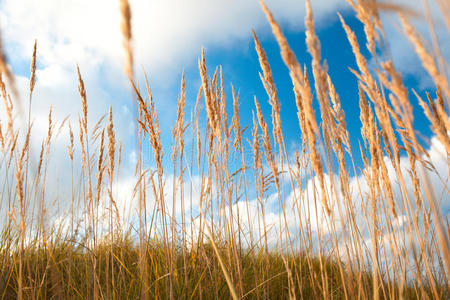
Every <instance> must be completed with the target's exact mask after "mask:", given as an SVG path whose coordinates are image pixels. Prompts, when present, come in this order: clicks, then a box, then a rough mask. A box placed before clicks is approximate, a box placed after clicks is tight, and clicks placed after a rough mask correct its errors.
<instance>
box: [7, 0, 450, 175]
mask: <svg viewBox="0 0 450 300" xmlns="http://www.w3.org/2000/svg"><path fill="white" fill-rule="evenodd" d="M266 2H267V6H268V7H269V9H271V10H272V12H273V14H274V17H275V18H276V19H277V20H278V21H279V23H280V24H281V26H282V28H283V31H284V33H285V35H286V37H287V39H288V41H289V43H290V45H291V47H292V49H293V50H294V52H295V54H296V56H297V58H298V60H299V62H300V63H301V64H306V66H307V68H308V71H309V74H310V78H312V75H311V70H310V55H309V54H308V53H307V52H306V46H305V34H304V11H305V8H304V3H302V1H295V0H279V1H276V0H272V1H270V0H267V1H266ZM312 2H313V11H314V15H315V25H316V31H317V34H318V36H319V39H320V42H321V49H322V58H323V59H326V60H327V63H328V66H329V74H330V76H331V78H332V80H333V83H334V85H335V87H336V90H337V92H338V94H339V96H340V99H341V104H342V108H343V110H344V112H345V115H346V121H347V126H348V130H349V133H350V141H351V144H352V148H353V150H354V151H353V155H354V159H355V163H356V167H357V168H362V162H361V159H360V154H359V145H358V143H359V141H360V140H361V137H360V125H361V124H360V120H359V104H358V103H359V100H358V95H357V80H356V78H355V76H354V75H353V74H352V73H351V72H350V70H349V68H353V69H357V67H356V64H355V60H354V56H353V53H352V51H351V48H350V46H349V43H348V41H347V37H346V35H345V32H344V30H343V28H342V26H341V24H340V22H339V19H338V17H337V14H336V12H338V11H339V12H340V13H341V14H342V15H343V17H344V19H345V20H346V22H347V24H348V25H349V26H350V27H351V28H352V30H353V31H355V33H356V36H357V38H358V41H359V43H360V46H361V49H363V53H364V54H365V55H367V54H368V53H367V51H366V49H365V47H364V45H365V39H364V35H363V29H362V25H361V24H360V22H359V21H358V20H357V19H356V18H355V15H354V13H353V12H352V10H351V9H350V7H349V5H348V4H347V3H346V2H345V1H344V0H318V1H315V0H314V1H312ZM394 2H396V3H399V4H401V5H406V6H407V7H409V8H411V9H413V10H416V11H418V12H420V11H422V8H421V7H422V1H420V0H413V1H406V0H396V1H394ZM130 4H131V9H132V17H133V19H132V20H133V23H132V29H133V36H134V42H133V46H134V50H135V73H136V74H137V79H138V80H139V81H140V84H141V85H142V86H143V84H144V81H143V76H142V75H143V70H145V72H147V74H148V76H149V80H150V86H151V89H152V92H153V96H154V101H155V105H156V108H157V110H158V113H159V120H160V126H161V129H162V134H163V135H162V140H163V144H164V159H165V163H166V164H169V163H170V146H171V136H172V132H171V131H172V127H173V125H174V123H173V121H174V119H175V116H176V103H177V96H178V94H179V90H180V87H179V86H180V80H181V73H182V70H183V69H185V72H186V80H187V81H186V86H187V97H188V100H187V101H188V102H187V110H186V112H187V114H186V118H190V111H191V109H192V106H193V105H194V102H195V98H196V95H197V91H198V88H199V86H200V78H199V71H198V65H197V60H198V57H199V56H200V54H201V49H202V46H204V47H205V53H206V63H207V68H208V73H209V74H210V75H212V74H213V72H214V69H215V68H216V66H219V65H221V66H222V68H223V74H224V81H225V86H226V91H227V99H228V108H229V110H228V111H229V114H228V115H229V118H230V120H231V116H232V96H231V88H230V85H231V84H233V86H234V88H235V89H236V90H239V91H240V111H241V115H240V119H241V126H242V127H245V126H249V129H248V133H250V130H251V127H252V119H251V117H252V111H253V110H254V102H253V96H255V95H256V96H257V98H258V100H259V102H260V104H261V108H262V110H263V113H264V115H265V118H266V122H267V123H268V124H269V126H270V124H271V121H270V119H269V118H270V114H271V109H270V106H269V104H268V102H267V99H268V98H267V96H266V94H265V91H264V88H263V86H262V83H261V82H260V79H259V76H258V72H260V67H259V63H258V58H257V55H256V51H255V50H254V43H253V39H252V35H251V30H252V29H254V30H255V31H256V34H257V35H258V37H259V39H260V41H261V43H262V46H263V48H264V50H265V51H266V54H267V57H268V60H269V63H270V65H271V68H272V71H273V75H274V79H275V83H276V87H277V90H278V93H279V99H280V101H281V120H282V128H283V133H284V137H285V141H286V145H287V147H288V151H290V152H291V153H293V151H294V150H296V149H297V150H300V149H299V148H298V146H299V142H300V131H299V126H298V120H297V116H296V112H297V108H296V106H295V102H294V95H293V92H292V84H291V80H290V78H289V74H288V70H287V68H286V67H285V66H284V64H283V62H282V60H281V57H280V53H279V48H278V45H277V43H276V42H275V39H274V38H273V36H272V33H271V30H270V27H269V26H268V23H267V21H266V19H265V16H264V15H263V13H262V10H261V8H260V7H259V4H258V1H256V0H248V1H239V0H233V1H219V0H214V1H206V0H192V1H181V0H173V1H143V0H132V1H130ZM431 5H432V6H431V11H432V15H433V17H435V20H436V23H435V25H436V31H437V33H438V37H439V38H440V46H441V51H442V53H444V56H445V58H446V59H447V61H448V58H449V53H450V50H449V48H450V40H449V39H448V33H447V29H446V27H445V23H444V22H443V21H442V19H441V16H440V14H439V11H438V9H437V7H436V5H435V4H434V2H433V4H431ZM394 17H395V16H394V15H392V14H383V15H382V18H383V21H384V22H385V23H384V24H385V26H386V27H385V29H386V33H387V37H388V42H389V44H390V46H391V51H392V56H393V58H394V63H395V65H396V67H397V70H399V71H400V72H402V74H403V79H404V81H405V84H406V85H407V86H408V87H409V88H414V89H416V91H418V92H419V94H420V95H421V96H425V93H424V92H425V91H426V90H433V86H432V83H431V82H430V79H429V77H428V76H427V74H426V72H425V70H424V69H423V68H422V67H421V64H420V62H419V61H418V60H417V57H416V55H415V53H414V51H413V50H412V47H411V46H410V45H409V43H408V42H407V40H406V39H405V38H404V36H403V34H402V33H401V30H400V27H399V26H398V22H396V21H395V18H394ZM411 21H412V22H413V23H414V24H415V25H417V26H418V29H419V31H420V32H422V33H423V34H424V38H425V39H426V41H428V45H430V42H429V41H430V39H429V33H428V31H427V25H426V22H425V20H424V19H423V18H416V19H413V20H411ZM0 25H1V29H2V38H3V42H4V48H5V51H6V53H7V55H8V58H9V62H10V64H11V68H12V70H13V72H14V73H15V74H16V75H17V85H18V88H19V91H20V92H21V95H22V100H24V99H27V89H28V78H29V64H30V59H31V53H32V45H33V43H34V39H37V41H38V55H37V61H38V70H37V83H36V89H35V95H34V100H33V104H32V105H33V106H32V112H33V114H32V116H33V119H34V129H33V130H34V132H33V140H34V149H36V151H38V150H39V149H40V141H41V140H42V139H43V138H45V136H46V134H47V114H48V109H49V106H50V105H52V107H53V112H54V114H53V116H54V118H55V120H56V121H58V120H59V121H61V120H63V119H64V118H65V117H66V116H68V115H69V116H70V120H71V122H72V124H73V125H75V127H76V124H77V115H78V113H79V112H81V104H80V100H79V95H78V90H77V80H76V72H75V70H76V64H79V66H80V69H81V73H82V75H83V78H84V81H85V84H86V89H87V97H88V107H89V122H90V124H91V125H93V124H95V123H96V121H97V120H98V118H99V117H100V116H101V115H103V114H105V113H106V112H107V110H108V106H110V105H111V106H112V107H113V112H114V115H115V128H116V130H117V136H118V139H120V140H122V141H123V142H124V157H123V159H124V163H123V165H122V166H123V168H124V169H125V171H126V170H127V169H128V170H129V173H132V170H133V169H134V165H133V146H134V143H133V137H134V132H135V127H134V124H135V123H134V121H133V113H132V109H133V108H132V104H131V88H130V84H129V82H128V81H127V79H126V77H125V75H124V73H123V68H122V62H123V49H122V44H121V35H120V27H119V26H120V16H119V9H118V3H116V1H108V0H97V1H92V0H80V1H69V0H64V1H61V0H60V1H51V0H45V1H44V0H43V1H34V0H24V1H20V3H19V1H17V0H4V1H3V2H2V3H1V4H0ZM372 63H373V62H372ZM410 97H411V103H412V104H413V108H414V118H415V128H416V130H417V131H418V133H419V134H420V135H423V137H424V138H427V139H431V138H432V133H431V131H430V129H429V122H428V121H427V120H426V119H425V118H424V116H423V114H422V113H421V109H420V108H419V107H418V105H417V101H416V99H415V98H414V97H413V96H412V93H410ZM315 108H316V112H317V114H319V109H318V105H317V102H315ZM204 118H205V115H203V119H204ZM186 138H187V139H189V138H190V131H189V130H188V131H187V135H186ZM67 144H68V139H67V136H66V137H64V134H62V135H61V136H60V137H59V138H58V139H57V141H55V142H54V145H53V147H54V151H53V154H52V155H53V156H54V160H56V161H58V159H59V158H62V157H65V159H67V157H66V156H67V154H66V146H67ZM425 144H426V141H425V139H424V145H425ZM32 148H33V147H32ZM149 157H152V155H151V154H149ZM249 158H250V157H249ZM151 161H152V160H151ZM151 161H150V163H149V164H150V166H151V165H152V163H151ZM250 161H251V160H249V162H250ZM249 162H248V163H249ZM349 166H350V164H349ZM167 170H171V167H169V168H167ZM349 171H351V169H350V168H349ZM167 175H168V174H167Z"/></svg>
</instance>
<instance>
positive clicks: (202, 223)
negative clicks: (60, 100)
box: [0, 0, 450, 299]
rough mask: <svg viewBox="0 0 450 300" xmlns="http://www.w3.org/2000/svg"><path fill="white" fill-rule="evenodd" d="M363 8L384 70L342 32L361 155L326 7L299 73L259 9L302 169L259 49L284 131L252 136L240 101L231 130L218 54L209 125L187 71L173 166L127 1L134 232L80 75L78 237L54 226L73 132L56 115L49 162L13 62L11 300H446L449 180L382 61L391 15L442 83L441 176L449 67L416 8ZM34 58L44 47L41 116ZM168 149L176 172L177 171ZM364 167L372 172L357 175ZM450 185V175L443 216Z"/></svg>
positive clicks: (6, 272)
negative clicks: (332, 55) (54, 167)
mask: <svg viewBox="0 0 450 300" xmlns="http://www.w3.org/2000/svg"><path fill="white" fill-rule="evenodd" d="M348 2H349V3H350V5H351V6H352V7H353V9H354V10H355V12H356V16H357V18H358V19H359V20H360V21H361V22H362V24H363V25H364V32H365V36H366V39H367V45H366V47H367V49H368V51H369V53H370V54H371V56H372V58H373V60H374V61H375V62H376V65H375V66H374V67H373V68H369V65H368V61H367V58H366V57H364V56H363V55H362V54H361V51H362V50H361V46H360V45H359V43H358V41H357V39H356V35H355V33H354V32H353V31H352V28H350V27H349V26H348V25H347V23H346V21H345V18H343V17H342V16H341V15H339V17H340V21H341V23H342V27H343V30H345V32H346V34H347V37H348V42H349V44H350V46H351V48H352V50H353V53H354V56H355V60H356V64H357V67H358V69H357V70H352V72H353V73H354V74H355V80H356V81H357V82H358V87H359V106H360V110H361V113H360V120H361V124H362V127H361V135H362V140H361V141H360V149H353V148H352V147H351V144H350V136H349V133H348V131H347V125H346V118H345V113H344V111H343V110H342V107H341V102H340V98H339V95H338V91H337V90H336V89H335V87H334V84H333V78H332V77H331V76H330V75H329V74H328V71H327V65H326V63H325V61H324V59H323V57H322V56H321V49H320V41H319V39H318V37H317V35H316V32H315V27H314V17H313V11H312V8H311V4H310V1H309V0H307V1H306V17H305V27H306V41H305V43H306V46H307V49H308V52H309V53H310V55H311V57H312V65H311V67H307V66H302V63H301V62H299V61H298V60H297V58H296V56H295V53H294V52H293V51H292V49H291V48H290V46H289V44H288V42H287V40H286V38H285V36H284V35H283V31H282V29H281V27H280V26H279V24H278V23H277V21H276V20H275V18H274V16H273V15H272V14H271V12H270V11H269V9H268V8H267V7H266V6H265V4H264V2H263V1H262V0H261V1H260V3H261V6H262V10H263V11H264V13H265V15H266V16H267V20H268V22H269V24H270V26H271V28H272V30H273V34H274V36H275V38H276V40H277V42H278V44H279V46H280V53H281V57H282V59H283V61H284V63H285V65H286V67H287V68H288V71H289V75H290V79H291V81H292V87H293V92H294V95H295V103H296V107H297V116H298V122H299V129H300V130H299V135H298V136H299V141H300V143H299V144H300V145H301V148H300V149H298V151H297V152H295V153H294V154H293V153H289V152H288V150H287V148H286V144H285V140H284V134H283V130H282V121H283V120H282V119H281V116H280V106H281V103H280V100H279V99H278V93H277V87H276V85H275V81H274V79H273V75H272V71H271V66H270V64H269V61H268V58H267V56H266V53H265V51H264V49H263V47H262V45H261V43H260V42H259V40H258V37H257V35H256V33H255V32H253V38H254V43H255V50H256V53H257V55H258V58H259V63H260V67H261V73H260V79H261V82H262V85H263V87H264V88H265V91H266V92H267V97H268V102H269V105H270V107H271V109H272V114H271V117H270V118H269V117H268V116H264V114H263V112H262V110H261V107H260V103H261V102H260V101H261V100H260V99H257V98H256V97H255V98H254V103H255V110H254V112H253V124H252V128H251V129H248V128H247V124H241V121H240V114H241V112H240V111H239V93H236V92H235V90H234V89H232V94H231V98H232V100H233V103H232V104H233V112H234V115H233V116H232V117H229V116H228V115H227V111H229V110H227V105H228V104H229V103H230V100H229V98H230V96H229V95H226V93H225V88H224V85H225V84H226V83H224V80H223V74H222V69H221V68H217V69H216V70H215V72H213V73H211V72H210V70H207V67H206V58H205V53H204V51H202V53H201V57H200V59H199V62H198V66H199V73H200V77H201V86H200V87H199V92H198V96H197V99H196V103H195V106H194V109H193V111H192V112H191V113H190V118H189V114H188V112H187V111H186V107H187V105H186V102H187V101H188V99H187V97H186V82H185V75H184V72H183V75H182V78H181V87H180V92H179V98H178V108H177V111H176V116H177V117H176V120H175V122H174V125H173V130H172V147H171V149H163V145H162V141H161V135H162V133H161V128H160V125H159V119H158V112H157V108H156V105H155V102H154V100H153V97H152V93H151V89H150V83H149V82H148V80H147V77H145V82H144V85H142V84H140V83H138V82H137V81H136V80H135V74H134V72H133V49H132V34H131V32H132V28H131V17H132V16H131V9H130V6H129V4H128V1H126V0H122V1H120V11H121V13H122V34H123V38H124V39H123V47H124V50H125V54H126V55H125V57H126V59H125V66H124V70H125V74H126V75H127V77H128V78H129V80H130V89H131V90H132V93H133V96H132V99H133V101H134V103H135V109H136V122H137V124H138V127H137V132H136V136H135V140H136V144H135V147H136V150H137V151H136V152H137V162H136V169H135V170H136V171H135V176H134V183H133V184H134V190H133V195H129V199H134V200H135V201H136V202H137V204H136V205H135V207H137V214H136V215H134V214H132V215H131V217H130V216H129V217H127V216H126V214H124V213H123V212H122V211H121V207H120V203H118V201H120V200H121V199H119V196H118V194H117V184H118V182H119V181H120V166H121V156H122V150H121V149H122V146H121V144H120V142H119V141H117V140H116V134H115V127H114V118H113V110H112V108H109V111H108V112H107V115H105V116H103V117H102V118H100V119H99V120H98V122H97V123H96V124H91V123H88V120H89V118H88V111H89V109H88V103H89V101H90V100H89V98H88V96H87V92H86V88H85V85H84V81H83V71H84V72H86V71H87V70H80V69H79V68H78V67H77V76H78V90H79V95H80V100H81V107H82V111H81V113H80V114H79V116H78V127H77V126H73V124H71V122H70V121H66V120H64V121H63V122H62V123H61V124H59V129H58V130H57V131H56V135H57V134H59V133H60V132H64V133H66V134H67V135H68V137H69V145H68V146H67V159H68V163H69V165H70V166H71V170H70V172H67V173H66V175H65V176H71V180H70V182H71V187H70V188H69V189H68V191H70V192H69V194H68V195H65V197H63V198H62V199H61V200H60V201H61V206H62V207H65V208H68V209H67V211H68V214H66V215H65V217H64V218H63V219H62V220H61V219H55V218H53V217H52V215H51V213H50V211H51V207H52V206H55V205H56V204H55V203H54V202H52V201H53V200H54V196H53V195H51V193H52V188H51V187H50V186H49V183H48V178H47V177H48V172H49V170H48V168H49V160H50V153H51V151H52V149H51V148H52V141H53V140H54V139H55V129H56V126H57V125H56V124H55V123H54V122H53V119H52V112H51V110H50V112H49V116H48V134H47V137H46V139H45V140H44V141H42V146H41V150H40V153H39V156H37V155H36V156H35V155H34V154H35V153H34V151H31V148H30V135H32V132H33V121H32V120H31V112H30V111H28V119H26V121H25V122H21V121H23V120H25V119H24V118H19V120H16V119H15V118H14V116H15V115H17V116H20V112H19V111H18V110H19V109H18V105H19V104H17V105H16V103H20V102H19V98H18V94H17V92H16V89H15V86H14V81H13V76H12V73H11V72H10V71H9V69H8V66H7V64H6V58H5V56H4V55H3V53H4V52H3V50H2V49H0V71H1V74H4V75H5V76H4V77H6V78H8V80H9V86H8V88H9V90H10V91H11V93H12V96H13V97H12V98H11V97H10V93H9V92H8V90H7V85H6V84H5V83H4V81H3V79H4V77H0V79H1V80H0V90H1V94H2V99H3V104H4V105H3V110H4V115H5V119H3V120H1V122H0V146H1V156H0V169H1V172H2V173H3V174H4V176H3V177H2V180H4V182H3V183H2V187H1V204H0V205H1V210H2V211H4V212H5V215H4V216H3V218H4V222H3V228H2V231H1V238H0V261H1V263H0V295H1V296H0V297H1V299H13V298H18V299H44V298H45V299H47V298H60V299H65V298H79V299H91V298H93V299H100V298H102V299H128V298H130V299H136V298H141V299H153V298H170V299H179V298H184V299H194V298H195V299H197V298H200V299H212V298H216V299H217V298H233V299H238V298H239V299H241V298H242V299H243V298H257V299H279V298H290V299H297V298H301V299H368V298H373V299H388V298H389V299H390V298H393V299H397V298H400V299H405V298H406V299H419V298H420V299H448V298H449V297H450V291H449V278H448V275H449V269H450V252H449V232H450V229H449V225H448V220H447V218H446V217H443V216H442V214H441V211H440V201H441V198H440V197H442V196H440V195H438V193H437V191H435V190H434V187H433V185H432V182H431V180H430V176H431V175H433V176H434V175H435V174H437V168H436V166H435V165H433V161H432V158H431V156H430V151H429V150H427V149H425V148H427V147H424V146H423V145H422V144H421V143H420V142H419V138H418V135H419V133H418V132H417V129H415V128H414V127H413V117H414V115H413V112H412V104H411V101H412V100H411V96H410V94H411V92H409V91H408V89H407V87H406V86H405V85H404V83H403V81H402V75H401V73H399V72H398V71H397V70H396V68H395V66H394V64H393V62H392V61H391V60H389V59H386V58H385V57H381V56H380V55H379V52H378V51H377V48H378V47H386V44H385V43H384V42H385V40H384V29H383V24H382V22H381V19H380V17H379V10H380V9H384V10H386V9H387V10H392V11H394V12H395V13H397V14H398V16H399V20H400V23H401V24H402V27H403V30H404V33H405V35H406V36H407V37H408V39H409V40H410V41H411V45H412V47H413V48H414V49H415V51H416V52H417V55H418V60H420V61H421V62H422V64H423V66H424V69H425V70H426V71H427V72H428V73H429V75H430V77H431V78H432V80H433V82H434V84H435V92H434V94H425V95H420V94H418V93H416V92H415V91H413V93H412V94H414V96H415V97H416V98H417V99H418V101H419V103H420V106H421V107H422V108H423V110H424V114H425V115H426V117H427V118H428V119H429V121H430V123H431V129H432V131H433V132H434V134H435V135H436V138H435V140H437V141H438V142H436V143H439V144H440V145H441V148H442V149H444V152H445V154H443V156H442V161H443V163H444V164H446V166H447V168H448V167H449V158H450V156H449V153H450V137H449V132H450V123H449V120H450V119H449V116H448V113H447V111H448V103H449V102H448V99H449V97H450V90H449V86H448V81H447V78H446V74H445V70H442V69H441V67H440V65H439V62H442V61H443V58H442V57H441V56H440V54H439V51H435V53H432V52H430V51H429V50H428V49H427V47H426V46H425V45H424V44H423V41H422V38H421V37H420V36H419V34H418V33H417V32H416V31H415V29H414V28H413V27H412V25H411V24H410V23H409V21H408V18H407V17H406V16H407V13H408V11H406V10H404V9H403V8H401V7H397V6H394V5H388V4H377V3H376V2H374V1H356V2H354V1H352V0H349V1H348ZM439 3H440V4H441V5H444V6H445V4H444V3H443V2H442V3H441V2H439ZM444 17H448V16H447V15H445V16H444ZM447 22H448V20H447ZM36 49H37V46H36V44H35V46H34V50H33V54H32V61H31V75H30V88H29V102H30V105H29V107H31V102H32V95H33V91H34V86H35V72H36ZM441 65H442V64H441ZM444 65H445V63H444ZM311 75H312V77H311ZM141 86H144V88H141ZM227 97H228V98H227ZM434 98H435V99H434ZM12 99H14V100H15V101H13V100H12ZM424 99H425V100H424ZM316 102H317V103H318V106H317V105H316ZM316 109H319V111H320V118H317V116H319V115H318V114H316V113H315V110H316ZM203 110H204V111H203ZM16 112H17V114H16ZM105 113H106V112H105ZM202 116H205V117H206V122H202V120H203V117H202ZM22 119H23V120H22ZM270 129H272V132H270ZM250 131H251V132H250ZM165 134H169V132H165ZM247 141H248V143H249V145H247ZM164 150H166V151H169V153H168V154H167V153H166V155H168V156H170V158H171V162H172V165H171V166H170V165H167V164H165V163H164V162H163V157H164V154H165V153H164ZM358 151H360V155H361V157H362V160H363V167H362V169H361V170H358V169H357V168H356V165H355V162H354V159H353V156H354V155H355V153H357V152H358ZM249 153H250V154H249ZM150 155H151V156H152V157H151V156H150ZM150 157H151V159H150ZM149 159H150V163H149ZM149 166H154V167H149ZM350 174H357V175H358V174H359V176H354V177H351V176H350ZM449 174H450V173H447V174H442V173H441V174H438V175H439V178H441V180H442V183H443V186H444V189H445V190H444V192H443V193H444V197H443V198H444V200H445V199H446V200H448V194H449V190H448V187H449V185H448V176H449ZM58 201H59V200H58ZM274 211H275V212H276V214H275V215H276V218H274V217H273V216H274V214H273V212H274Z"/></svg>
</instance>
